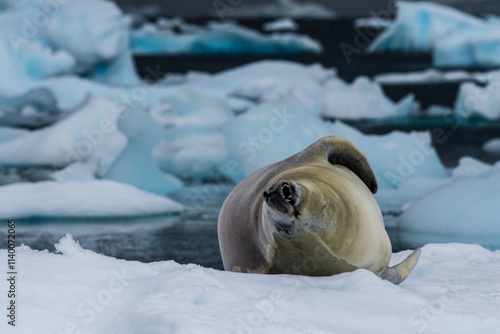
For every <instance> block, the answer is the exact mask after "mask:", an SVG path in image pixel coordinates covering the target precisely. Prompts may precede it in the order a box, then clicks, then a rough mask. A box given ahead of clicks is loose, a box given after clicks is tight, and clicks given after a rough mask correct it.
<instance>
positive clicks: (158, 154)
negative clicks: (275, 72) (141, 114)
mask: <svg viewBox="0 0 500 334" xmlns="http://www.w3.org/2000/svg"><path fill="white" fill-rule="evenodd" d="M163 101H164V102H165V103H166V105H165V106H164V107H163V108H161V107H160V108H156V109H153V110H152V112H153V113H154V114H155V118H156V119H157V120H158V122H159V123H160V124H162V125H163V126H164V127H165V130H164V139H163V140H162V142H161V143H160V145H159V146H158V147H157V148H156V149H155V151H154V157H155V160H156V161H157V162H158V164H159V166H160V168H161V169H162V170H163V171H164V172H168V173H172V174H174V175H176V176H179V177H181V178H182V179H186V180H195V181H207V180H213V179H214V178H216V176H217V175H218V172H217V171H218V168H219V165H220V164H221V163H223V162H224V160H225V158H226V155H227V142H226V138H225V136H224V134H223V133H222V130H221V128H222V126H223V125H224V124H225V123H227V122H228V121H229V120H231V119H232V118H233V111H232V109H231V107H230V105H229V104H228V103H226V101H225V100H223V99H221V98H218V97H214V96H210V95H207V94H206V93H203V92H200V91H198V90H195V89H193V88H186V89H184V90H181V91H179V92H177V93H176V94H174V95H173V96H169V97H165V98H164V99H163Z"/></svg>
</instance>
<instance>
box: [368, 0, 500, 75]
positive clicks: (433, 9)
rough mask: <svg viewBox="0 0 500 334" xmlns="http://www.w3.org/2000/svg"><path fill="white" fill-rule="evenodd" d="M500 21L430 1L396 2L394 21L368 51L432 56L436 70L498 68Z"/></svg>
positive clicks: (499, 57)
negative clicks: (428, 54) (482, 17)
mask: <svg viewBox="0 0 500 334" xmlns="http://www.w3.org/2000/svg"><path fill="white" fill-rule="evenodd" d="M499 28H500V22H499V21H498V20H491V19H481V18H478V17H475V16H472V15H469V14H466V13H463V12H461V11H459V10H456V9H453V8H450V7H447V6H443V5H439V4H436V3H432V2H425V1H422V2H398V14H397V17H396V19H395V21H394V22H392V23H391V24H390V26H389V27H388V28H387V29H386V30H385V31H384V32H383V33H382V34H380V35H379V36H378V37H377V38H376V39H375V40H374V41H373V42H372V44H371V45H370V46H369V48H368V51H369V52H403V53H431V54H432V55H433V62H434V65H435V66H438V67H443V68H445V67H481V68H485V67H496V66H498V65H500V60H499V59H500V56H499V55H500V34H499V33H498V31H499Z"/></svg>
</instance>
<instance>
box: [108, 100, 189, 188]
mask: <svg viewBox="0 0 500 334" xmlns="http://www.w3.org/2000/svg"><path fill="white" fill-rule="evenodd" d="M117 127H118V130H119V131H120V132H121V133H122V134H124V135H125V136H126V137H127V145H126V147H125V148H124V149H123V150H122V151H121V152H120V154H119V155H118V156H117V157H116V159H115V160H114V161H113V162H112V164H111V165H110V166H109V168H108V170H107V171H106V174H105V175H104V178H106V179H109V180H114V181H119V182H122V183H127V184H131V185H133V186H135V187H137V188H139V189H142V190H145V191H148V192H150V193H153V194H157V195H166V194H169V193H172V192H174V191H176V190H179V189H180V188H182V186H183V184H182V182H181V181H180V180H178V179H177V178H175V177H174V176H172V175H168V174H163V173H161V172H160V169H159V167H158V166H157V165H156V164H155V162H154V161H153V149H154V148H155V146H156V145H157V144H158V143H159V142H160V140H161V137H162V129H161V127H160V125H159V124H157V123H155V122H154V121H153V119H152V118H151V117H150V115H149V114H148V113H147V112H146V110H141V109H133V110H128V111H125V112H122V114H121V115H120V117H119V118H118V120H117Z"/></svg>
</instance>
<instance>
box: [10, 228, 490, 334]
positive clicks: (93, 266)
mask: <svg viewBox="0 0 500 334" xmlns="http://www.w3.org/2000/svg"><path fill="white" fill-rule="evenodd" d="M55 248H56V251H57V252H58V253H61V254H54V253H49V252H48V251H35V250H31V249H30V248H29V247H27V246H21V247H18V248H17V249H16V256H17V258H18V259H19V261H18V265H17V271H18V272H19V276H18V280H19V282H18V291H19V295H18V297H17V311H18V319H17V321H16V327H15V328H13V327H11V326H9V325H7V322H6V321H5V320H4V321H2V322H1V324H0V328H1V331H2V333H71V332H74V333H82V334H83V333H92V334H100V333H103V334H104V333H106V334H107V333H122V334H129V333H151V334H153V333H158V334H159V333H162V334H165V333H294V334H295V333H315V334H316V333H318V334H319V333H332V332H341V333H388V334H390V333H394V334H399V333H420V332H425V333H467V334H470V333H499V332H500V329H499V328H500V313H499V312H500V281H499V280H498V272H499V271H500V252H499V251H496V252H491V251H488V250H486V249H484V248H482V247H480V246H477V245H462V244H448V245H440V244H429V245H426V246H424V247H423V249H422V256H421V258H420V261H419V263H418V264H417V266H416V268H415V270H414V271H413V273H412V274H411V275H410V277H409V278H408V279H407V280H406V281H405V282H403V283H402V284H401V285H399V286H396V285H393V284H391V283H389V282H387V281H383V280H381V279H380V278H378V277H377V276H375V275H374V274H372V273H371V272H369V271H366V270H357V271H355V272H351V273H345V274H341V275H337V276H332V277H304V276H291V275H257V274H241V273H231V272H223V271H218V270H213V269H206V268H202V267H199V266H196V265H179V264H177V263H175V262H173V261H162V262H154V263H140V262H136V261H125V260H117V259H114V258H110V257H106V256H103V255H100V254H96V253H94V252H92V251H89V250H85V249H82V248H81V246H80V245H79V244H78V242H75V241H73V239H72V237H71V236H70V235H67V236H65V237H64V238H62V239H61V240H60V241H59V243H58V244H56V245H55ZM408 254H409V252H408V251H405V252H401V253H396V254H393V259H392V262H393V263H396V262H399V261H401V260H402V259H403V258H404V257H405V256H407V255H408ZM0 256H1V257H3V258H6V257H7V251H6V250H1V251H0ZM0 288H1V289H2V291H7V281H6V280H2V281H1V283H0Z"/></svg>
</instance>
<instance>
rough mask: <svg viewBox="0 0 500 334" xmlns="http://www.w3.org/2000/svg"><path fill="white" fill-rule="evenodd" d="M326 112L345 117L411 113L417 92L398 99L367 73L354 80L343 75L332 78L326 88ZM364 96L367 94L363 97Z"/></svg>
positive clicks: (381, 116) (354, 117)
mask: <svg viewBox="0 0 500 334" xmlns="http://www.w3.org/2000/svg"><path fill="white" fill-rule="evenodd" d="M323 94H324V99H325V110H324V111H323V115H324V116H326V117H332V118H341V119H362V118H386V117H408V116H409V115H410V114H411V113H412V112H413V111H414V110H416V105H415V101H414V96H413V95H411V94H410V95H408V96H406V97H405V98H403V99H402V100H401V101H400V102H399V103H394V102H392V101H391V100H389V98H387V97H386V96H385V95H384V92H383V90H382V88H381V87H380V85H379V84H378V83H376V82H373V81H371V80H370V79H368V78H366V77H363V76H361V77H358V78H356V79H355V80H354V82H353V83H352V84H348V83H346V82H344V81H342V80H341V79H338V78H333V79H331V80H329V81H328V82H327V83H326V85H325V86H324V89H323ZM360 96H362V97H363V98H360Z"/></svg>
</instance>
